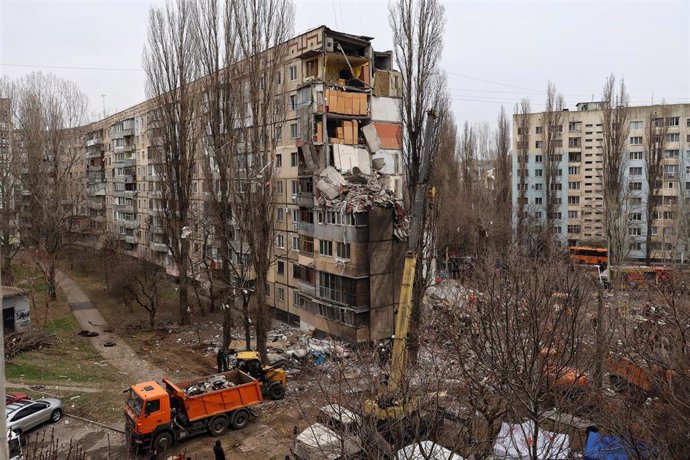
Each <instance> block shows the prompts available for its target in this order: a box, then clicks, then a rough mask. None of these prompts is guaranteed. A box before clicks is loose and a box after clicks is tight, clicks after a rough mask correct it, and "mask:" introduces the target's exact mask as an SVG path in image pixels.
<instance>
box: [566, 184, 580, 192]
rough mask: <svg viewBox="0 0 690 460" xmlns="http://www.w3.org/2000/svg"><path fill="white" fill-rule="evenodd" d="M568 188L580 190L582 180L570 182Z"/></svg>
mask: <svg viewBox="0 0 690 460" xmlns="http://www.w3.org/2000/svg"><path fill="white" fill-rule="evenodd" d="M568 190H580V182H568Z"/></svg>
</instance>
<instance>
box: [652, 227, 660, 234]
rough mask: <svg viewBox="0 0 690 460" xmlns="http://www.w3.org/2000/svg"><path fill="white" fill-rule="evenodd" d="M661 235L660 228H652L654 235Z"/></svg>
mask: <svg viewBox="0 0 690 460" xmlns="http://www.w3.org/2000/svg"><path fill="white" fill-rule="evenodd" d="M658 234H659V227H652V235H653V236H654V235H658Z"/></svg>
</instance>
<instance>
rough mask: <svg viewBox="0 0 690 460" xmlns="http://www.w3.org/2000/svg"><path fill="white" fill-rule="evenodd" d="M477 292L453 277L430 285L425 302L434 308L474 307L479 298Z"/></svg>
mask: <svg viewBox="0 0 690 460" xmlns="http://www.w3.org/2000/svg"><path fill="white" fill-rule="evenodd" d="M477 295H478V294H477V293H475V292H474V291H473V290H471V289H465V287H464V286H462V285H461V284H460V283H459V282H457V281H456V280H453V279H449V280H443V281H442V282H440V283H438V284H436V285H433V286H430V287H429V288H428V289H427V290H426V294H425V296H424V303H425V304H426V305H427V306H430V307H432V308H434V307H436V308H438V307H443V308H448V307H459V308H472V307H474V303H475V301H476V298H477Z"/></svg>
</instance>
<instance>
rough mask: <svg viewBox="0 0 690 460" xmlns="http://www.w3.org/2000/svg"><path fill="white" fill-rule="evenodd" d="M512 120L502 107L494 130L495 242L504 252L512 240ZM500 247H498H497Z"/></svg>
mask: <svg viewBox="0 0 690 460" xmlns="http://www.w3.org/2000/svg"><path fill="white" fill-rule="evenodd" d="M510 137H511V136H510V121H509V120H508V116H507V115H506V112H505V109H504V108H503V107H501V112H500V113H499V115H498V125H497V127H496V130H495V131H494V146H493V164H494V184H495V185H494V190H493V196H494V200H493V201H494V206H495V210H496V221H495V222H494V229H495V235H494V238H495V242H496V243H497V244H498V245H500V246H502V249H501V250H499V252H504V250H505V249H507V248H508V245H509V244H510V241H511V236H512V235H511V234H512V230H511V227H510V225H511V218H512V204H511V203H512V202H511V186H510V184H511V164H510ZM497 249H498V247H497Z"/></svg>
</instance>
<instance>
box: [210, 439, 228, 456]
mask: <svg viewBox="0 0 690 460" xmlns="http://www.w3.org/2000/svg"><path fill="white" fill-rule="evenodd" d="M213 455H215V456H216V460H225V451H224V450H223V446H221V445H220V440H217V441H216V445H215V446H213Z"/></svg>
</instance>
